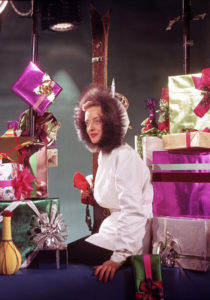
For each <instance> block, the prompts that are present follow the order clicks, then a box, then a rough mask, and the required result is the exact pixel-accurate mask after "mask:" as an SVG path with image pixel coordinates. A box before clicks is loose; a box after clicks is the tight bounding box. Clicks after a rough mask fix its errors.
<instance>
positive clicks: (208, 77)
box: [192, 68, 210, 118]
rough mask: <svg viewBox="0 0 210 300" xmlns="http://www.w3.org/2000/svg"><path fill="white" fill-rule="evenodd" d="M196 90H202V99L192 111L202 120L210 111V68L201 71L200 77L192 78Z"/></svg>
mask: <svg viewBox="0 0 210 300" xmlns="http://www.w3.org/2000/svg"><path fill="white" fill-rule="evenodd" d="M192 79H193V82H194V85H195V88H196V89H199V90H202V92H201V93H202V94H203V98H202V100H201V101H200V103H199V104H198V105H197V106H196V108H195V109H194V113H195V114H196V115H197V116H198V117H200V118H202V117H203V116H204V115H205V113H206V112H207V111H208V110H209V109H210V68H207V69H204V70H202V75H201V77H195V76H192Z"/></svg>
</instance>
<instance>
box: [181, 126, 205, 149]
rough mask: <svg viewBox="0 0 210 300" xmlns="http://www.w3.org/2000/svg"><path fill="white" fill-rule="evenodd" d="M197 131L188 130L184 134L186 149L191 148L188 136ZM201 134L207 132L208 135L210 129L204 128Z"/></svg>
mask: <svg viewBox="0 0 210 300" xmlns="http://www.w3.org/2000/svg"><path fill="white" fill-rule="evenodd" d="M195 131H198V130H196V129H193V130H190V131H187V132H186V147H187V148H190V147H191V139H190V134H191V132H195ZM201 132H208V133H210V129H209V128H208V127H206V128H204V129H203V130H201Z"/></svg>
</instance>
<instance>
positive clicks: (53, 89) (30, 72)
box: [12, 62, 62, 115]
mask: <svg viewBox="0 0 210 300" xmlns="http://www.w3.org/2000/svg"><path fill="white" fill-rule="evenodd" d="M12 90H13V91H14V92H15V93H16V94H18V95H19V96H20V97H21V98H22V99H23V100H24V101H25V102H26V103H27V104H29V105H30V106H31V107H32V108H33V109H34V110H35V111H37V112H38V113H39V114H40V115H42V114H43V113H44V112H45V111H46V109H47V108H48V107H49V106H50V105H51V104H52V103H53V101H54V99H55V97H56V96H58V94H59V93H60V92H61V90H62V88H61V87H60V86H59V85H58V84H57V83H56V82H54V81H53V80H52V79H51V78H50V77H49V75H48V74H46V73H44V72H43V71H42V70H41V69H40V68H39V67H38V66H37V65H35V64H34V63H33V62H30V63H29V64H28V66H27V67H26V68H25V70H24V71H23V73H22V75H21V76H20V77H19V78H18V80H17V81H16V82H15V83H14V85H13V86H12Z"/></svg>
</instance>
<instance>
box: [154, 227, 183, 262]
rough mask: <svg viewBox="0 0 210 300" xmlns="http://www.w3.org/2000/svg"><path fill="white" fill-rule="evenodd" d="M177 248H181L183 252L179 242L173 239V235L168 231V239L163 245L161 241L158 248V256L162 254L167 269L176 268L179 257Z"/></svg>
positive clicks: (162, 260)
mask: <svg viewBox="0 0 210 300" xmlns="http://www.w3.org/2000/svg"><path fill="white" fill-rule="evenodd" d="M176 248H179V251H180V252H181V249H180V246H179V242H178V241H177V240H176V239H174V238H173V237H172V235H171V234H170V233H169V232H168V231H167V232H166V239H165V242H164V243H163V242H162V241H160V242H159V243H158V246H157V254H160V257H161V262H162V263H163V264H164V265H165V266H167V267H174V266H175V260H176V258H178V257H179V254H178V252H177V251H176Z"/></svg>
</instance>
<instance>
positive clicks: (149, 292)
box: [136, 280, 163, 300]
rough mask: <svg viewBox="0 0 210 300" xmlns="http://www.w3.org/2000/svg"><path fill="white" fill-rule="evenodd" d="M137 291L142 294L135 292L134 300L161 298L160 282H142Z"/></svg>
mask: <svg viewBox="0 0 210 300" xmlns="http://www.w3.org/2000/svg"><path fill="white" fill-rule="evenodd" d="M139 289H140V290H141V291H142V292H143V293H142V292H136V299H141V300H157V299H161V297H163V284H162V281H153V280H143V281H141V283H140V286H139Z"/></svg>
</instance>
